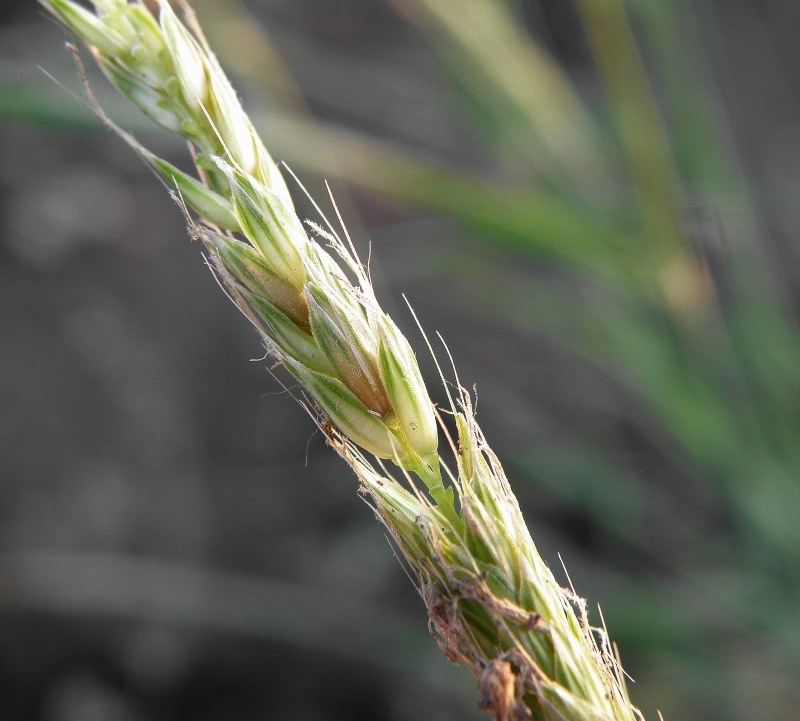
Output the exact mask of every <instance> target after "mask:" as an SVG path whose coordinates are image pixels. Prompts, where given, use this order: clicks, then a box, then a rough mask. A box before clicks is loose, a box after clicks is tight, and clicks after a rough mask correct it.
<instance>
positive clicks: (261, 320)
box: [42, 0, 641, 721]
mask: <svg viewBox="0 0 800 721" xmlns="http://www.w3.org/2000/svg"><path fill="white" fill-rule="evenodd" d="M42 4H43V5H44V6H45V7H46V8H47V9H48V10H49V11H50V12H52V13H53V14H54V15H55V16H56V17H57V18H59V20H60V21H61V22H63V23H64V25H65V26H67V27H68V28H69V29H70V30H71V31H72V32H74V33H75V34H76V35H77V36H78V37H79V38H80V39H81V40H82V41H83V42H84V43H85V44H86V45H87V46H88V47H89V49H90V51H91V52H92V54H93V55H94V57H95V60H96V61H97V62H98V64H99V66H100V68H101V69H102V71H103V72H104V73H105V75H106V76H107V77H108V78H109V80H110V81H111V82H112V83H113V84H114V85H115V87H116V88H117V89H118V90H119V91H120V92H121V93H122V94H123V95H125V96H126V97H128V98H129V99H130V100H131V101H132V102H133V103H134V104H136V105H137V106H138V107H139V108H140V109H141V110H142V111H143V112H144V113H145V114H146V115H148V116H149V117H150V118H151V119H152V120H153V121H155V122H156V123H158V124H159V125H161V126H162V127H163V128H165V129H167V130H169V131H172V132H175V133H178V134H180V135H181V136H183V137H184V138H185V139H186V141H187V142H188V143H189V147H190V150H191V153H192V158H193V161H194V166H195V170H196V174H188V173H185V172H183V171H181V170H180V169H178V168H177V167H175V166H174V165H172V164H170V163H168V162H167V161H165V160H163V159H161V158H159V157H157V156H156V155H154V154H153V153H151V152H150V151H149V150H147V149H146V148H145V147H143V146H142V145H141V144H140V143H139V142H138V141H137V140H136V139H135V138H134V137H133V136H132V135H130V134H129V133H127V132H125V131H123V130H121V129H119V128H116V126H113V125H112V124H111V121H109V120H108V119H106V118H105V117H104V116H103V117H104V119H105V120H106V122H107V123H108V124H109V125H111V127H113V128H114V130H115V131H116V132H117V133H118V134H119V135H120V136H121V137H122V138H123V139H124V140H125V141H126V142H128V143H129V144H130V145H131V146H132V147H133V148H134V149H135V150H136V151H137V152H138V153H139V154H140V155H141V156H142V157H143V158H144V159H145V160H146V161H147V162H148V163H149V164H150V165H151V167H152V168H153V170H154V171H155V172H156V174H157V175H158V176H159V177H160V178H161V180H162V181H163V183H164V184H165V185H166V186H167V187H168V188H169V189H170V191H171V192H172V193H173V195H174V197H175V199H176V201H177V202H178V203H179V204H180V206H181V208H182V210H183V211H184V213H185V215H186V219H187V224H188V228H189V234H190V237H191V238H192V239H194V240H198V241H200V242H201V243H202V244H203V246H204V248H205V251H206V253H207V258H208V262H209V264H210V266H211V267H212V269H213V271H214V273H215V276H216V278H217V280H218V281H219V284H220V286H221V287H222V289H223V290H224V291H225V292H226V293H227V295H228V296H229V297H230V299H231V300H232V301H233V302H234V303H235V304H236V305H237V307H238V308H239V310H240V311H241V312H242V313H243V314H244V315H245V316H246V317H247V318H248V319H249V320H250V321H251V322H252V323H253V325H254V326H255V327H256V328H257V329H258V330H259V332H260V333H261V335H262V337H263V339H264V343H265V345H266V347H267V349H268V351H269V353H270V355H271V356H272V357H273V358H274V359H275V360H276V361H278V362H280V364H282V365H283V366H284V367H285V368H286V369H287V370H288V372H289V373H290V374H291V376H292V377H293V378H294V380H295V381H296V382H297V384H298V385H299V388H300V389H301V390H300V391H299V393H298V395H299V396H300V400H301V402H302V403H304V404H305V406H306V408H307V409H308V411H309V414H310V415H311V417H312V418H313V419H314V420H315V421H316V423H317V424H318V425H319V427H320V428H321V429H322V430H323V431H324V433H325V434H326V437H327V439H328V442H329V444H330V445H331V446H332V447H333V449H334V450H335V451H336V452H337V453H338V454H339V455H340V456H341V457H342V458H343V459H344V460H345V461H346V462H347V463H348V464H349V465H350V467H351V468H352V469H353V470H354V472H355V473H356V475H357V477H358V478H359V480H360V483H361V487H362V490H363V492H364V494H365V496H366V498H367V500H368V502H369V503H370V504H371V505H372V507H373V508H374V510H375V513H376V515H377V516H378V518H379V519H380V520H381V521H382V522H383V524H384V525H385V526H386V528H387V529H388V531H389V532H390V534H391V535H392V537H393V538H394V540H395V543H396V545H397V547H398V548H399V549H400V551H401V553H402V556H403V559H404V560H405V564H406V567H407V569H408V571H409V574H410V576H411V578H412V579H413V580H414V582H415V585H416V587H417V589H418V591H419V593H420V595H421V597H422V599H423V600H424V602H425V605H426V608H427V611H428V616H429V626H430V630H431V632H432V634H433V636H434V638H435V639H436V640H437V642H438V644H439V646H440V647H441V648H442V650H443V652H444V653H445V654H446V655H447V657H448V658H449V659H451V660H452V661H454V662H459V663H463V664H464V665H466V666H467V667H468V668H470V669H471V670H472V672H473V673H474V674H475V676H476V677H477V680H478V689H479V702H480V705H481V706H482V707H483V708H485V709H486V710H488V711H490V712H491V714H492V716H493V718H494V719H496V720H497V721H516V720H520V719H527V718H533V719H540V720H543V721H555V720H556V719H559V720H567V721H578V720H581V721H582V720H588V719H592V720H594V721H601V720H608V721H611V720H623V719H624V720H628V721H632V720H633V719H637V718H641V716H640V714H639V712H638V711H637V710H636V709H635V708H634V707H633V706H632V705H631V702H630V700H629V698H628V694H627V691H626V685H625V680H624V677H623V673H622V670H621V667H620V665H619V662H618V660H617V658H616V653H615V651H614V649H613V646H612V645H611V643H610V642H609V640H608V638H607V636H606V634H605V632H604V631H603V630H601V629H596V628H591V627H590V625H589V623H588V620H587V613H586V607H585V604H584V602H583V600H582V599H580V598H579V597H577V596H576V594H575V593H574V592H573V591H571V590H568V589H564V588H562V587H561V586H560V585H559V584H558V582H557V581H556V579H555V577H554V576H553V574H552V573H551V571H550V570H549V568H548V567H547V566H546V564H545V563H544V561H543V560H542V558H541V557H540V556H539V554H538V552H537V550H536V546H535V545H534V543H533V540H532V539H531V536H530V534H529V532H528V529H527V526H526V524H525V522H524V519H523V518H522V515H521V512H520V510H519V506H518V504H517V502H516V499H515V497H514V495H513V493H512V491H511V489H510V487H509V484H508V482H507V480H506V477H505V474H504V472H503V469H502V467H501V465H500V462H499V461H498V459H497V457H496V456H495V454H494V453H493V452H492V450H491V448H490V447H489V445H488V443H487V441H486V440H485V438H484V436H483V434H482V432H481V430H480V428H479V427H478V425H477V423H476V420H475V417H474V413H473V407H472V406H473V404H472V399H471V397H470V395H469V394H468V393H467V392H466V391H465V390H464V389H463V388H462V387H461V385H460V383H459V382H458V379H457V376H455V375H454V377H453V379H452V382H448V381H446V380H445V375H449V374H444V373H442V372H441V371H440V373H441V375H442V380H443V382H444V383H445V387H446V388H447V389H448V398H449V405H448V407H446V408H443V409H436V408H435V407H434V405H433V403H432V402H431V400H430V398H429V396H428V393H427V390H426V387H425V383H424V381H423V379H422V375H421V372H420V370H419V367H418V365H417V361H416V357H415V354H414V351H413V350H412V348H411V346H410V344H409V343H408V341H407V340H406V338H405V337H404V336H403V335H402V333H401V332H400V331H399V329H398V328H397V326H396V325H395V323H394V322H393V321H392V320H391V319H390V318H389V317H388V316H387V315H386V314H385V313H384V312H383V311H382V310H381V308H380V306H379V304H378V302H377V300H376V297H375V294H374V291H373V289H372V285H371V282H370V278H369V272H368V269H367V268H365V267H364V266H363V265H362V263H361V262H360V260H359V259H358V257H357V254H356V252H355V250H354V248H353V246H352V244H351V243H350V241H349V238H348V236H347V234H346V232H345V233H344V234H343V236H340V234H339V233H338V232H337V231H336V230H335V227H334V225H333V224H329V223H327V221H326V222H325V227H322V226H320V225H317V224H315V223H305V224H304V223H303V222H302V221H301V219H300V218H299V217H298V216H297V214H296V212H295V210H294V204H293V201H292V198H291V195H290V193H289V191H288V189H287V184H286V182H285V180H284V178H283V176H282V174H281V172H280V170H279V168H278V166H277V165H276V163H275V161H274V160H273V159H272V157H271V155H270V154H269V152H268V151H267V149H266V147H265V145H264V144H263V143H262V141H261V139H260V138H259V136H258V135H257V133H256V132H255V130H254V127H253V124H252V123H251V121H250V119H249V118H248V116H247V115H246V114H245V112H244V111H243V109H242V107H241V105H240V103H239V100H238V98H237V95H236V93H235V91H234V90H233V88H232V86H231V85H230V83H229V82H228V80H227V78H226V76H225V74H224V72H223V71H222V69H221V67H220V65H219V63H218V61H217V59H216V57H215V56H214V54H213V53H212V52H211V50H210V48H209V47H208V45H207V43H206V41H205V39H204V37H203V34H202V32H201V30H200V27H199V25H198V24H197V21H196V20H195V18H194V16H193V15H192V13H191V11H190V9H189V8H188V6H185V5H183V10H184V18H185V20H184V22H182V21H181V20H180V19H179V18H178V17H177V16H176V14H175V13H174V11H173V10H172V9H171V7H170V5H169V4H168V3H167V2H166V1H165V0H162V1H161V2H160V3H159V4H158V13H157V14H154V13H152V12H151V11H150V10H149V9H148V7H147V6H146V5H144V4H143V3H140V2H131V3H129V2H127V1H126V0H94V2H93V9H92V10H87V9H85V8H84V7H82V6H80V5H78V4H76V3H73V2H71V1H70V0H42ZM76 52H77V51H76ZM91 97H92V96H91V93H90V98H91ZM96 110H97V111H98V112H99V113H101V115H102V111H100V109H99V107H96ZM544 136H547V133H544ZM453 373H454V372H453ZM451 386H452V388H453V390H452V391H451V390H449V389H450V388H451ZM446 419H449V420H447V422H445V421H446ZM440 439H444V440H445V442H444V443H441V444H440ZM440 446H441V447H440Z"/></svg>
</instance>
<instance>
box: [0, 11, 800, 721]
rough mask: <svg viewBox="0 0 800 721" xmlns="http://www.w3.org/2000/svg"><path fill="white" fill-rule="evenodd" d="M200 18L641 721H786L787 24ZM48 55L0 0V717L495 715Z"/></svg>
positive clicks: (793, 144)
mask: <svg viewBox="0 0 800 721" xmlns="http://www.w3.org/2000/svg"><path fill="white" fill-rule="evenodd" d="M195 8H196V9H197V12H198V15H199V18H200V21H201V23H202V24H203V26H204V28H205V30H206V32H207V34H208V36H209V39H210V42H211V44H212V46H213V47H214V48H215V49H216V50H217V52H218V54H219V56H220V58H221V60H222V62H223V65H225V66H226V67H227V68H229V69H230V71H231V74H232V76H233V77H234V81H235V84H236V85H237V87H238V88H239V89H240V91H241V94H242V96H243V98H244V100H245V105H246V106H247V108H248V109H249V110H250V111H252V114H253V117H254V118H255V119H256V120H257V123H258V125H259V127H260V129H261V130H262V131H263V136H264V138H265V141H266V143H267V145H268V147H270V149H271V150H272V151H273V152H274V155H275V156H276V157H277V158H278V159H280V160H285V161H286V162H287V163H288V164H289V166H290V167H291V168H292V169H293V170H294V171H295V172H296V173H297V174H298V176H299V178H300V179H301V180H302V182H303V183H304V184H305V185H306V187H307V188H308V190H309V192H310V193H311V194H312V195H313V196H314V197H315V198H317V199H318V200H319V201H320V202H321V204H322V205H323V207H324V209H325V210H326V211H327V212H329V213H330V212H331V205H330V202H329V201H328V199H327V191H326V188H325V185H324V179H327V180H329V181H330V184H331V186H332V191H333V194H334V195H335V197H336V199H337V202H338V204H339V207H340V208H341V209H342V213H343V215H344V217H345V218H346V220H347V222H348V224H349V229H350V231H351V233H352V234H353V236H354V238H355V240H356V242H357V244H358V245H359V247H360V248H361V250H362V252H363V253H364V255H365V256H366V255H367V253H368V248H370V247H371V268H372V275H373V279H374V281H375V285H376V287H377V291H378V295H379V297H380V298H381V300H382V302H383V303H384V306H385V307H386V309H387V310H389V311H390V313H392V314H393V316H394V317H395V318H396V319H397V321H398V322H399V324H400V325H401V326H402V327H404V328H405V329H406V330H407V331H408V335H409V337H410V338H411V339H412V342H413V343H414V344H415V346H416V347H417V349H421V348H422V347H423V346H422V345H421V343H420V338H419V334H418V332H417V331H416V330H415V327H414V324H413V322H412V320H411V318H410V315H409V313H408V311H407V309H406V307H405V304H404V302H403V300H402V295H401V294H406V295H407V297H408V298H409V300H410V302H411V303H412V304H413V306H414V308H415V310H416V312H417V313H418V315H419V317H420V319H421V322H422V324H423V326H424V327H425V328H426V330H427V331H428V332H433V331H437V330H438V331H441V333H442V334H443V336H444V337H445V339H446V341H447V343H448V346H449V348H450V350H451V351H452V354H453V356H454V358H455V360H456V363H457V367H458V370H459V374H460V378H461V380H462V382H463V383H464V384H465V385H467V386H470V387H471V386H472V385H473V384H476V387H477V392H478V397H479V402H478V417H479V420H480V422H481V424H482V426H483V429H484V431H485V434H486V436H487V438H488V439H489V441H490V442H491V443H492V445H493V447H494V448H495V450H496V451H497V452H498V453H499V455H500V457H501V458H502V459H503V460H504V463H505V464H506V468H507V471H508V474H509V476H510V478H511V481H512V485H513V487H514V489H515V491H516V493H517V495H518V497H519V499H520V502H521V505H522V507H523V510H524V513H525V516H526V518H527V520H528V523H529V525H530V527H531V531H532V533H533V536H534V539H535V540H536V542H537V544H538V545H539V547H540V550H541V552H542V555H543V556H544V557H545V559H546V560H547V561H548V563H549V564H550V565H551V567H552V568H554V569H555V570H556V573H557V575H559V577H560V578H561V577H563V574H562V573H561V571H560V567H561V561H560V560H559V554H560V556H561V558H563V561H564V563H565V565H566V567H567V568H568V570H569V572H570V576H571V579H572V581H573V582H574V584H575V587H576V589H577V591H578V592H579V593H580V594H581V595H583V596H585V597H587V598H588V599H589V603H590V607H591V608H592V609H594V608H595V606H596V604H598V603H599V604H600V605H601V606H602V608H603V612H604V617H605V621H606V623H607V625H608V628H609V631H610V634H611V636H612V637H613V638H614V639H615V640H616V641H617V643H618V644H619V647H620V651H621V654H622V658H623V662H624V664H625V667H626V670H627V671H628V672H629V673H630V675H631V676H632V677H633V679H634V680H635V684H632V685H631V694H632V697H633V700H634V702H635V703H636V704H637V705H639V706H641V708H642V709H643V711H644V712H645V714H646V716H647V718H648V719H654V718H656V711H655V710H656V709H661V710H662V711H663V713H664V716H665V718H666V719H668V720H669V719H688V720H695V721H700V720H701V719H702V720H703V721H717V720H719V721H722V720H723V719H724V720H725V721H745V720H747V721H761V720H763V721H766V720H767V719H769V720H770V721H775V720H776V719H787V720H788V719H794V718H797V709H798V708H800V690H799V689H800V685H798V683H797V678H798V672H800V624H798V621H797V616H798V611H800V593H799V592H800V523H798V516H799V515H800V480H799V479H798V472H799V471H800V444H798V430H800V413H798V411H799V410H800V383H799V382H798V381H799V379H798V367H799V366H798V363H800V340H799V336H798V319H799V318H800V315H799V313H800V273H798V270H799V269H800V253H799V252H798V244H797V235H796V234H797V229H798V227H800V222H799V221H800V203H798V201H797V197H798V191H800V164H799V163H798V161H799V160H800V95H799V94H798V88H800V53H799V52H798V47H799V46H798V44H797V41H796V38H797V36H798V31H800V9H799V8H800V6H798V4H797V3H795V2H792V1H791V0H780V1H777V0H775V1H769V0H763V1H761V2H754V1H753V0H751V1H748V2H745V1H744V0H716V2H704V1H701V0H697V1H695V2H689V1H688V0H686V1H682V2H673V3H661V4H658V3H645V2H635V1H634V0H630V1H629V2H626V3H625V5H624V6H623V4H622V3H621V2H620V0H607V1H606V2H593V1H592V0H576V1H575V2H572V1H568V2H565V1H554V0H540V1H536V0H528V1H524V2H523V1H522V0H520V1H519V2H511V1H510V0H509V1H508V2H501V1H500V0H497V1H496V2H489V1H488V0H487V1H486V2H481V1H479V0H461V1H457V0H336V1H335V2H334V1H331V0H260V1H257V0H250V1H249V2H239V1H238V0H198V2H196V3H195ZM63 44H64V34H63V32H62V31H61V29H60V28H58V27H57V26H56V25H55V24H54V23H52V22H51V21H49V20H48V19H47V18H45V17H44V15H43V13H42V12H41V11H40V10H39V9H38V7H37V5H36V4H35V3H33V2H31V1H30V0H24V1H23V0H20V1H19V2H16V1H15V0H2V2H0V158H2V160H0V189H1V192H0V277H1V278H2V280H1V281H0V343H1V344H2V345H1V346H0V347H1V348H2V351H1V352H0V368H2V373H1V374H0V453H1V454H2V455H1V456H0V714H2V716H3V718H4V719H9V720H10V719H19V720H20V721H22V720H26V721H27V720H29V719H30V720H33V719H37V720H38V719H41V720H42V721H78V720H80V721H101V720H102V721H106V720H111V719H114V720H117V719H120V720H124V721H148V720H150V719H175V720H176V721H178V720H180V719H187V720H189V719H191V720H192V721H205V720H208V721H211V720H214V721H223V720H226V719H231V720H233V719H236V721H245V720H246V719H273V718H274V719H287V720H292V721H294V720H297V721H317V720H320V721H321V720H323V719H352V720H354V721H355V720H361V719H363V720H365V721H366V720H368V719H381V720H385V721H389V720H390V719H391V720H397V721H402V720H405V719H419V718H427V719H432V720H440V721H445V720H447V719H470V718H474V719H479V718H485V717H486V716H485V714H481V713H479V712H478V711H477V708H476V703H475V699H476V692H475V690H474V685H473V682H472V679H471V678H470V677H469V674H468V673H467V672H466V671H465V670H463V669H460V668H455V667H452V666H451V665H450V664H449V663H448V662H447V661H445V660H444V658H443V657H442V656H441V654H440V652H439V651H438V649H437V648H436V645H435V643H434V641H433V640H432V639H431V638H430V637H429V636H428V635H427V632H426V618H425V614H424V609H423V606H422V603H421V602H420V600H419V599H418V598H417V597H416V595H415V593H414V590H413V588H412V586H411V584H410V583H409V581H408V579H407V578H406V577H405V575H404V573H403V571H402V569H401V567H400V565H399V564H398V563H397V561H396V559H395V557H394V556H393V553H392V549H391V548H390V546H389V544H388V542H387V540H386V538H385V534H384V533H383V531H382V529H381V528H380V526H379V525H378V524H377V523H376V522H375V520H374V518H373V517H372V514H371V512H370V510H369V508H368V507H367V506H366V505H365V504H364V503H362V502H361V501H360V500H359V498H358V496H357V494H356V490H357V489H356V481H355V479H354V478H353V477H352V474H351V473H350V472H349V470H348V469H347V468H346V467H345V466H344V465H343V464H342V463H340V462H339V461H338V459H337V458H335V457H334V456H333V454H332V453H330V452H329V451H328V449H326V447H325V445H324V443H323V439H322V438H321V437H320V434H319V433H317V432H315V430H314V427H313V425H312V423H311V421H310V420H309V418H307V417H306V416H305V414H304V413H303V412H302V410H301V409H300V408H299V407H298V406H297V405H296V404H295V403H294V401H293V400H292V399H291V398H289V397H288V396H287V395H286V394H284V393H283V392H281V387H280V385H279V384H278V383H277V382H276V380H274V379H273V378H272V377H271V376H270V373H269V372H268V370H269V369H268V367H267V365H266V363H265V362H264V361H263V360H262V357H263V349H262V348H261V347H260V345H259V340H258V338H257V336H256V334H255V333H254V332H253V330H252V329H251V328H250V327H249V326H248V324H247V322H246V321H245V320H244V319H243V318H242V317H241V316H239V314H238V313H237V312H236V311H235V309H234V308H233V307H232V306H231V305H230V304H229V303H228V301H227V300H226V299H225V297H224V296H223V295H222V294H221V293H220V292H219V289H218V288H217V286H216V284H215V283H214V282H213V280H212V278H211V276H210V274H209V272H208V270H207V269H206V267H205V266H204V264H203V258H202V256H201V253H200V250H199V248H198V247H197V246H196V245H193V244H192V243H191V242H189V241H188V240H187V238H186V235H185V232H184V228H183V222H182V219H181V216H180V214H179V212H178V211H177V209H176V208H175V207H174V206H173V204H172V203H171V201H170V200H169V198H167V197H166V195H165V193H164V192H163V190H162V188H161V187H160V186H159V185H158V183H156V182H155V181H154V178H153V177H152V176H151V175H150V174H149V173H148V172H147V170H146V168H145V167H144V166H143V164H142V163H141V162H140V161H138V160H137V158H136V157H134V155H133V154H132V153H131V152H130V151H129V150H128V148H126V147H124V145H123V144H122V143H121V142H119V141H118V140H117V139H116V138H115V137H113V136H111V135H110V134H109V133H108V132H107V131H105V130H104V129H103V128H102V127H101V125H100V123H99V122H98V121H97V120H96V119H94V118H93V116H92V114H91V113H90V112H89V111H88V110H87V109H86V108H85V107H84V106H83V105H82V104H81V103H80V102H79V101H78V100H76V99H75V98H74V97H72V96H71V95H70V94H69V92H67V91H66V90H65V89H64V88H61V87H59V86H58V85H57V84H56V83H54V82H53V80H52V79H51V78H49V77H47V76H46V75H45V73H43V72H42V70H41V69H40V68H43V69H44V70H45V71H46V72H47V73H49V74H50V75H52V76H54V77H55V78H56V79H57V80H58V81H59V82H60V83H63V85H64V86H65V87H66V88H67V89H68V90H69V91H70V92H72V93H75V94H77V95H80V92H81V91H80V86H79V83H78V81H77V78H76V73H75V69H74V66H73V65H72V61H71V59H70V57H69V55H68V53H66V52H65V50H64V48H63ZM84 57H85V58H86V59H87V60H89V58H88V56H87V55H86V53H84ZM87 64H90V63H87ZM89 72H90V77H91V78H92V82H93V85H94V87H95V91H96V92H97V95H98V97H99V98H100V101H101V103H102V104H103V106H104V107H105V108H106V109H107V110H108V112H109V113H110V114H111V115H112V116H113V117H114V118H115V119H116V120H117V121H118V122H119V123H120V124H121V125H122V126H123V127H126V128H128V129H130V130H132V131H133V132H134V134H136V135H137V136H138V137H139V138H140V140H142V141H143V142H144V143H145V144H146V145H148V146H149V147H150V148H151V149H153V150H155V151H156V152H158V153H159V154H160V155H162V156H165V157H168V158H170V159H172V160H174V161H176V162H177V161H178V159H180V158H182V157H185V156H184V155H183V154H184V153H185V148H183V147H181V145H180V143H179V142H177V141H176V140H175V139H173V138H171V137H168V136H166V135H165V134H162V133H160V132H159V131H157V130H156V129H154V128H153V127H152V126H150V125H149V124H148V122H147V121H146V120H145V119H143V118H141V117H139V115H138V114H137V112H136V111H135V109H133V108H132V107H130V106H128V105H127V104H126V103H125V102H124V101H122V100H120V99H119V98H117V97H116V96H115V95H114V93H113V92H112V91H111V90H110V89H109V86H108V84H107V83H105V81H104V80H103V79H101V78H96V73H95V71H94V68H91V67H89ZM293 187H294V188H295V189H297V191H298V192H296V193H295V196H296V198H297V201H298V205H299V206H300V208H301V214H303V215H304V216H308V217H316V214H315V211H314V209H313V207H312V206H311V205H310V203H308V202H307V201H306V200H305V198H304V196H303V194H302V192H301V191H299V188H297V186H293ZM368 244H371V246H370V245H368ZM419 355H420V357H421V359H422V361H423V364H424V365H425V367H426V372H427V373H428V378H431V379H432V378H434V377H435V375H434V373H433V367H432V363H431V362H429V361H428V360H427V358H425V354H424V353H422V352H420V354H419ZM431 385H433V384H432V382H431ZM437 392H438V391H435V392H434V395H436V393H437ZM438 394H439V396H441V392H438ZM593 613H594V611H593ZM593 621H594V622H595V623H599V622H600V618H599V616H598V615H597V614H596V613H595V614H594V615H593Z"/></svg>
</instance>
